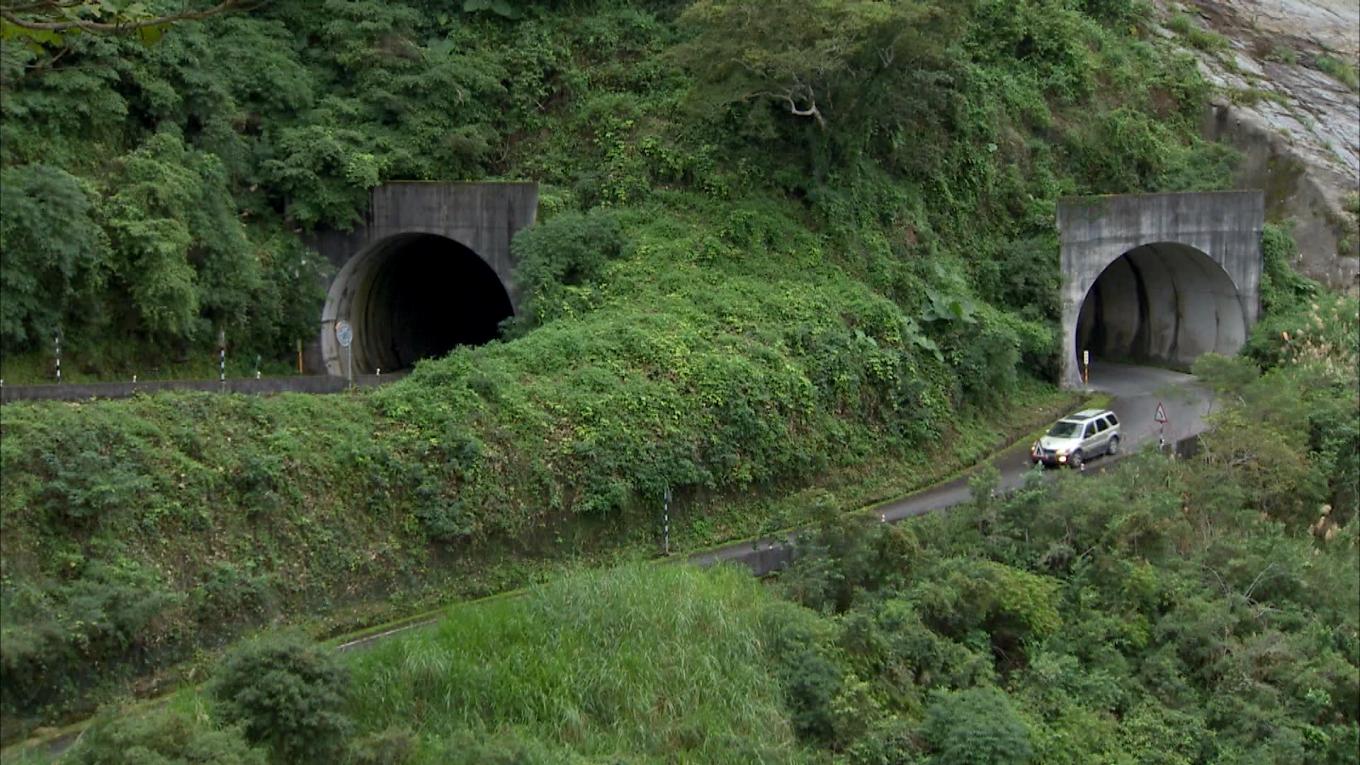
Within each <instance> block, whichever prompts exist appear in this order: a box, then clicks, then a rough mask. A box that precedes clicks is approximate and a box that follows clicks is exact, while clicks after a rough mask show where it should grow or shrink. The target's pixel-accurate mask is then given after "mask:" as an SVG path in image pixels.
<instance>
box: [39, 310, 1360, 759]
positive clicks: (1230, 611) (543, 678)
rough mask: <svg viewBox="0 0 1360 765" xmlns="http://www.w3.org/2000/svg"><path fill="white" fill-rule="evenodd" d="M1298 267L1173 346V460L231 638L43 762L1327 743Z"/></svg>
mask: <svg viewBox="0 0 1360 765" xmlns="http://www.w3.org/2000/svg"><path fill="white" fill-rule="evenodd" d="M1298 297H1299V298H1300V300H1299V302H1298V303H1297V307H1300V308H1303V309H1305V311H1307V312H1315V313H1317V314H1318V315H1319V316H1321V317H1322V318H1323V319H1324V320H1331V321H1332V323H1321V324H1305V325H1304V326H1300V325H1298V324H1297V323H1296V324H1295V325H1294V330H1293V331H1292V332H1291V333H1290V334H1291V339H1290V340H1288V341H1285V340H1284V339H1283V338H1281V337H1280V336H1279V335H1277V334H1274V333H1262V334H1259V335H1258V336H1257V337H1256V338H1255V339H1254V348H1253V354H1254V355H1255V356H1256V357H1257V358H1259V359H1267V358H1268V359H1271V360H1272V361H1271V363H1270V364H1268V365H1267V371H1266V372H1265V373H1264V374H1263V373H1262V371H1261V369H1260V367H1258V366H1257V365H1256V364H1257V360H1256V359H1253V358H1233V359H1228V358H1224V357H1215V356H1212V355H1211V356H1208V357H1205V358H1204V359H1203V360H1202V361H1201V363H1200V364H1199V365H1198V366H1197V371H1198V372H1199V373H1200V374H1201V375H1202V377H1203V378H1204V379H1205V380H1207V381H1209V382H1210V383H1211V384H1213V385H1214V386H1215V387H1216V388H1218V390H1219V391H1220V394H1221V396H1222V398H1221V401H1222V402H1223V405H1222V407H1221V408H1220V409H1219V411H1218V412H1217V413H1216V414H1215V416H1214V418H1213V419H1214V423H1213V424H1214V429H1213V430H1212V432H1211V433H1210V434H1208V435H1207V436H1206V438H1205V440H1204V442H1203V444H1202V450H1201V451H1200V453H1199V454H1198V455H1195V456H1193V457H1190V458H1188V459H1183V460H1177V459H1171V458H1168V457H1166V456H1163V455H1159V454H1156V453H1155V452H1152V451H1148V452H1145V453H1143V454H1140V455H1136V456H1134V457H1132V458H1131V459H1128V460H1126V461H1124V462H1122V463H1120V464H1119V466H1118V467H1116V468H1115V469H1113V470H1112V471H1110V472H1109V473H1108V474H1103V475H1098V476H1094V477H1093V476H1078V475H1076V474H1068V475H1064V476H1061V477H1059V479H1058V480H1054V481H1046V480H1034V481H1032V482H1029V483H1027V485H1026V486H1025V487H1024V488H1023V489H1022V490H1020V491H1019V492H1017V493H1016V494H1014V495H1012V496H1009V497H1005V498H997V497H995V496H994V495H993V494H992V491H991V490H992V489H993V488H994V486H995V483H994V481H995V476H994V475H993V476H991V477H989V476H988V475H986V474H985V473H984V474H979V475H978V476H977V477H976V478H975V479H973V481H972V482H971V483H972V488H973V493H974V501H973V502H972V503H971V504H967V505H964V506H960V507H958V508H955V509H954V510H952V511H951V512H949V513H944V514H933V515H930V516H926V517H923V518H916V519H911V520H908V521H905V522H903V523H902V524H900V525H897V526H888V525H884V524H882V523H880V522H879V521H878V519H877V518H875V517H873V516H872V515H870V516H865V515H858V516H846V515H843V514H840V513H837V512H834V511H832V512H830V513H827V514H826V515H825V516H824V517H823V518H822V519H821V521H820V523H819V524H818V526H817V527H816V528H815V529H814V530H810V531H808V532H806V533H805V534H804V535H803V536H802V537H801V538H800V542H799V545H800V548H801V555H800V556H799V557H798V558H797V559H796V560H795V562H794V565H793V567H792V568H791V569H789V570H787V571H785V572H783V573H782V574H781V575H780V576H779V577H778V578H777V579H776V580H774V582H773V584H772V585H771V586H762V585H760V584H757V583H756V582H754V581H753V580H752V579H751V578H750V577H749V576H748V575H747V574H746V573H745V571H744V570H738V569H735V568H727V569H718V570H716V571H708V572H699V571H695V570H693V569H690V568H687V567H681V566H671V565H654V566H646V565H632V566H626V567H622V568H617V569H613V570H607V571H589V572H581V573H577V574H574V575H572V576H569V577H565V578H563V579H560V580H558V581H555V582H553V583H551V584H548V585H544V586H539V587H534V588H531V589H530V590H529V591H528V592H525V593H520V595H521V597H516V598H499V599H493V600H490V601H486V602H481V603H471V604H462V605H458V606H455V607H453V608H451V609H450V610H449V612H448V613H447V614H446V616H445V617H444V618H443V619H442V620H441V621H440V622H439V623H438V624H436V625H433V626H430V627H426V628H422V629H421V630H419V631H418V632H415V633H411V634H407V635H405V636H401V637H399V638H397V639H394V640H391V641H388V642H386V643H384V644H382V645H379V646H377V647H375V648H373V649H371V650H370V651H367V652H363V653H358V654H348V655H346V656H345V657H343V658H337V657H336V656H335V655H334V654H331V653H325V652H322V651H320V650H318V649H317V648H316V647H314V646H309V645H307V644H306V642H305V641H300V640H298V639H297V638H295V637H283V638H280V637H272V638H268V639H265V640H261V641H253V642H248V643H246V644H243V645H242V646H239V647H238V648H236V649H235V650H234V651H233V652H232V653H231V655H230V656H229V657H228V658H227V659H226V660H225V661H224V662H222V663H221V665H220V666H219V667H218V668H216V669H215V670H214V672H213V676H212V678H211V680H210V681H209V682H208V683H207V684H206V685H204V686H202V687H200V688H196V689H188V690H185V691H183V692H181V693H179V694H178V695H177V696H176V697H175V698H174V699H172V701H171V702H170V703H169V704H168V705H167V706H166V707H164V708H161V709H156V710H152V711H149V712H148V711H147V710H141V711H138V712H135V713H132V714H127V715H125V716H123V717H119V716H117V715H116V714H113V713H110V714H108V715H105V716H104V717H103V718H102V719H100V720H99V721H97V722H96V723H95V724H94V725H93V726H92V727H91V729H90V730H88V731H87V732H86V733H85V735H84V736H83V737H82V741H81V742H80V743H79V744H77V745H76V746H75V747H74V748H73V750H72V751H71V753H70V754H69V756H68V757H67V758H66V760H65V761H70V762H74V763H102V762H109V761H114V760H116V759H117V758H119V757H120V756H121V755H123V754H124V753H125V752H129V751H137V752H139V753H145V754H144V756H147V757H153V756H159V757H164V758H166V761H171V762H190V761H193V762H213V763H218V764H219V765H227V764H228V763H250V762H265V761H270V762H280V763H282V762H288V763H308V762H318V763H320V762H346V763H354V764H355V765H359V764H361V763H388V764H390V765H412V764H414V763H487V762H515V763H534V764H537V763H545V764H546V763H563V762H569V763H602V762H609V763H651V762H690V761H693V762H712V763H728V762H730V763H753V762H767V763H800V762H806V763H847V764H849V765H886V764H888V763H923V764H926V765H966V764H970V763H993V764H996V763H1001V764H1004V765H1038V764H1040V763H1044V764H1050V763H1051V764H1054V765H1056V764H1059V763H1088V762H1111V763H1136V762H1149V761H1152V762H1166V763H1201V762H1203V763H1258V762H1259V763H1279V762H1309V763H1336V764H1338V765H1340V764H1341V763H1353V762H1354V761H1355V755H1356V748H1357V745H1360V621H1358V620H1360V555H1357V552H1358V546H1360V537H1357V533H1356V532H1357V529H1358V528H1360V526H1357V522H1356V521H1357V501H1358V496H1360V492H1358V491H1357V490H1358V489H1360V486H1357V483H1356V481H1357V478H1358V477H1360V448H1357V447H1360V427H1357V423H1356V422H1355V420H1354V418H1353V416H1352V412H1353V411H1354V409H1355V406H1356V403H1357V393H1360V391H1358V390H1357V384H1356V379H1355V376H1354V372H1353V369H1354V364H1355V363H1356V360H1357V359H1356V350H1355V348H1356V346H1355V342H1354V341H1355V340H1356V330H1357V329H1358V328H1360V317H1357V316H1356V315H1355V313H1354V311H1355V309H1356V307H1355V303H1354V301H1349V302H1347V303H1345V304H1344V305H1342V306H1340V308H1341V311H1342V312H1341V313H1336V314H1334V313H1332V308H1331V301H1330V300H1328V299H1325V298H1324V299H1321V300H1318V301H1317V302H1314V301H1312V300H1309V299H1308V296H1306V295H1305V296H1298ZM1314 297H1316V296H1314ZM1295 318H1297V315H1296V317H1295ZM1338 326H1344V327H1345V329H1344V330H1341V331H1338V330H1337V327H1338ZM1336 341H1344V342H1345V343H1347V344H1344V345H1338V344H1336ZM1036 478H1038V476H1036ZM1319 509H1321V511H1322V512H1321V516H1320V517H1319V516H1318V510H1319ZM133 747H136V749H133ZM191 758H192V759H191ZM46 761H48V758H46V757H45V756H44V755H43V754H42V753H41V752H34V753H31V754H29V755H27V756H23V757H17V758H16V759H15V762H23V763H40V762H46Z"/></svg>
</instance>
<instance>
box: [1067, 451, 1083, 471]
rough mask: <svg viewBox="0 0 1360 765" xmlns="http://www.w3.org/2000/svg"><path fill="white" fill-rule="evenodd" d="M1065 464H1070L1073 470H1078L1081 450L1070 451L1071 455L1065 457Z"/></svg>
mask: <svg viewBox="0 0 1360 765" xmlns="http://www.w3.org/2000/svg"><path fill="white" fill-rule="evenodd" d="M1067 464H1069V465H1071V466H1072V469H1073V470H1080V469H1081V452H1080V451H1075V452H1072V456H1071V457H1068V458H1067Z"/></svg>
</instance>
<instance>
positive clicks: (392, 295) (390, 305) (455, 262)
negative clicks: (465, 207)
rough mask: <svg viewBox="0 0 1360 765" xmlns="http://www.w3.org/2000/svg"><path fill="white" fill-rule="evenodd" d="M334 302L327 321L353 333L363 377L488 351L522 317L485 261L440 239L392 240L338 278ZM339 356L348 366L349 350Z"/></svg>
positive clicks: (357, 260)
mask: <svg viewBox="0 0 1360 765" xmlns="http://www.w3.org/2000/svg"><path fill="white" fill-rule="evenodd" d="M328 303H331V305H330V306H328V312H327V316H333V317H334V318H336V319H346V320H347V321H349V322H350V324H351V326H352V327H353V335H354V339H353V344H352V348H351V350H352V352H353V354H354V356H353V363H354V371H355V372H356V373H373V372H375V371H378V370H382V371H383V372H388V371H398V370H402V369H407V368H409V367H411V366H412V365H414V364H415V362H416V361H418V360H420V359H426V358H435V357H439V356H443V355H445V354H447V353H448V352H450V351H452V350H453V349H454V348H456V347H458V346H462V345H481V344H483V343H486V342H489V341H491V340H494V339H495V338H496V337H497V336H498V335H499V332H500V324H501V322H502V321H504V320H505V319H507V318H510V317H511V316H512V315H513V314H514V309H513V307H512V305H511V302H510V297H509V295H508V294H507V292H506V289H505V286H504V285H503V284H502V283H501V280H500V278H499V277H498V276H497V274H496V272H495V271H494V270H492V268H491V267H490V266H489V265H487V264H486V262H485V261H483V260H482V259H481V258H480V257H479V256H478V255H477V254H476V253H475V252H473V251H472V250H470V249H468V248H467V247H465V246H463V245H462V244H459V243H458V242H455V241H453V240H451V239H447V238H445V237H442V236H436V235H433V234H403V235H400V236H395V237H391V238H389V239H386V240H384V241H382V242H379V243H378V244H376V245H375V246H374V247H372V248H370V249H369V250H368V251H366V252H365V253H363V254H361V255H359V256H356V257H355V259H354V261H353V262H352V263H351V264H349V265H347V266H346V268H345V269H344V270H343V271H342V272H341V274H340V275H339V276H337V278H336V287H335V288H333V289H332V294H331V296H330V299H329V300H328ZM334 350H335V353H334V355H333V358H334V359H335V360H336V362H338V365H339V366H343V363H344V362H343V359H344V352H343V350H341V349H339V348H338V347H337V348H335V349H334ZM332 371H333V372H340V373H343V372H341V370H337V369H334V368H333V369H332Z"/></svg>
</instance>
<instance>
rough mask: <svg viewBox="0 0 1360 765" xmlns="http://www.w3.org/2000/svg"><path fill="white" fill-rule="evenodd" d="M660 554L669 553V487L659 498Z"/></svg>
mask: <svg viewBox="0 0 1360 765" xmlns="http://www.w3.org/2000/svg"><path fill="white" fill-rule="evenodd" d="M661 554H662V555H670V554H671V487H669V486H667V487H666V493H665V494H664V495H662V499H661Z"/></svg>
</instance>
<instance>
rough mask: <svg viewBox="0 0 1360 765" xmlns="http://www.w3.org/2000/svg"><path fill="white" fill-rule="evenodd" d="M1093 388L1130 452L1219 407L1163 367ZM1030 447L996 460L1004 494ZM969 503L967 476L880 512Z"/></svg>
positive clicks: (738, 558) (1197, 429) (748, 545)
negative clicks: (1162, 418) (1161, 420)
mask: <svg viewBox="0 0 1360 765" xmlns="http://www.w3.org/2000/svg"><path fill="white" fill-rule="evenodd" d="M1089 387H1090V389H1091V390H1092V391H1102V392H1106V393H1109V394H1111V395H1112V396H1113V399H1112V401H1111V402H1110V404H1109V408H1110V409H1112V410H1113V411H1114V413H1115V414H1116V415H1118V416H1119V425H1120V435H1121V443H1122V446H1123V449H1124V450H1125V453H1128V452H1129V451H1133V450H1136V449H1137V448H1138V447H1139V446H1142V445H1143V444H1146V443H1149V442H1151V443H1156V441H1157V438H1158V435H1159V432H1160V434H1161V435H1162V436H1163V437H1164V438H1165V440H1166V442H1167V443H1175V442H1176V441H1178V440H1180V439H1183V438H1188V437H1190V436H1193V435H1197V434H1199V433H1201V432H1203V431H1204V429H1205V424H1204V417H1205V415H1207V414H1208V413H1209V411H1210V407H1211V406H1212V404H1213V397H1212V394H1211V393H1210V391H1209V390H1208V389H1207V388H1205V387H1204V386H1202V385H1200V384H1199V383H1198V381H1197V379H1196V378H1195V377H1193V376H1191V375H1187V374H1183V373H1181V372H1174V371H1172V370H1169V369H1163V368H1160V367H1142V366H1134V365H1131V364H1116V363H1111V362H1096V363H1092V364H1091V378H1090V386H1089ZM1158 402H1160V403H1161V404H1162V406H1163V407H1164V408H1165V410H1166V414H1167V419H1168V422H1167V424H1166V427H1165V428H1164V429H1163V428H1161V427H1159V425H1158V423H1157V422H1156V421H1155V416H1156V412H1157V404H1158ZM1029 447H1030V443H1029V442H1028V441H1026V442H1022V443H1014V444H1011V445H1010V446H1008V447H1006V448H1005V449H1003V450H1002V451H1001V452H998V453H997V454H995V455H993V457H992V459H991V464H993V465H995V466H996V468H997V470H998V471H1000V473H1001V481H1000V484H999V485H998V486H997V491H998V492H1008V491H1012V490H1014V489H1017V488H1019V487H1020V485H1021V484H1023V483H1024V480H1025V474H1026V473H1028V472H1029V470H1030V461H1029ZM1110 459H1111V458H1109V457H1100V458H1097V459H1095V460H1092V461H1091V462H1089V463H1087V466H1088V468H1089V469H1091V470H1097V469H1099V468H1101V467H1102V466H1103V465H1104V464H1106V463H1107V462H1108V461H1110ZM969 472H970V473H971V472H972V471H971V470H970V471H969ZM969 499H970V496H969V492H968V476H967V475H964V476H961V477H959V478H955V479H954V480H952V481H948V482H946V483H942V484H937V485H935V486H932V487H930V488H928V489H923V490H921V491H919V492H916V493H915V494H911V495H909V496H907V497H903V498H902V499H898V500H893V501H891V502H887V503H885V504H882V505H879V506H877V507H876V508H875V510H876V511H877V512H878V513H879V516H880V517H881V518H882V520H883V521H884V522H887V523H891V522H894V521H900V520H902V519H903V518H910V517H912V516H916V515H923V514H925V513H929V512H932V511H935V510H944V509H946V508H950V507H953V506H954V505H958V504H961V503H963V502H967V501H968V500H969ZM791 536H792V535H790V537H791ZM790 541H791V540H790V538H789V537H770V538H767V539H761V540H756V541H749V540H748V541H745V542H739V543H736V544H732V545H728V546H725V547H719V548H716V549H713V550H706V551H704V552H702V553H699V554H697V555H693V556H691V557H690V558H689V559H688V562H690V563H693V564H695V565H698V566H711V565H714V564H716V563H721V562H725V561H731V562H747V563H748V565H749V564H750V563H751V561H750V558H751V555H752V552H753V551H756V550H760V549H761V548H766V549H775V548H782V547H785V546H787V544H788V543H789V542H790Z"/></svg>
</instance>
